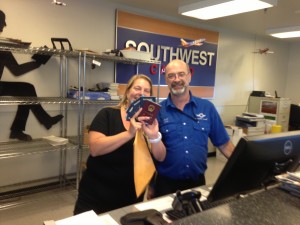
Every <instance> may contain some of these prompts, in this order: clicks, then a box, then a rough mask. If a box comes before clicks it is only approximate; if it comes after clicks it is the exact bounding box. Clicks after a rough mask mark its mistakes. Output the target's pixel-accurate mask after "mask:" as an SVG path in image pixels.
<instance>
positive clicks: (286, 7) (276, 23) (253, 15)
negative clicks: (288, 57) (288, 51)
mask: <svg viewBox="0 0 300 225" xmlns="http://www.w3.org/2000/svg"><path fill="white" fill-rule="evenodd" d="M110 1H111V2H115V3H120V4H124V5H126V6H129V7H134V8H138V9H141V10H146V11H151V12H154V13H157V14H163V15H165V16H171V17H175V18H177V19H184V20H185V21H192V22H193V23H198V22H199V23H200V24H203V25H208V26H213V27H217V28H226V29H232V30H237V31H242V32H247V33H251V34H255V35H258V36H267V35H266V34H265V30H266V29H268V28H280V27H289V26H300V0H278V2H277V6H276V7H272V8H269V9H266V10H258V11H254V12H248V13H244V14H239V15H233V16H228V17H223V18H218V19H212V20H197V19H194V18H189V17H186V16H182V15H179V14H178V6H179V5H180V4H182V1H183V0H110ZM282 40H283V39H282ZM283 41H288V42H300V38H291V39H284V40H283Z"/></svg>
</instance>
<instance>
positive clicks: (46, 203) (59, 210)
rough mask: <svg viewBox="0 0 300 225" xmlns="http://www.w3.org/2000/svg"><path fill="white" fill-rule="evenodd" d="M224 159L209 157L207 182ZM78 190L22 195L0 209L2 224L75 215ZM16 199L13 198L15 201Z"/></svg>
mask: <svg viewBox="0 0 300 225" xmlns="http://www.w3.org/2000/svg"><path fill="white" fill-rule="evenodd" d="M224 164H225V163H224V161H221V160H219V159H216V157H209V160H208V170H207V173H206V182H207V184H213V183H214V182H215V180H216V178H217V176H218V175H219V173H220V171H221V170H222V168H223V166H224ZM75 200H76V191H74V190H73V191H70V190H66V191H59V192H57V191H47V192H43V193H39V194H35V195H31V196H26V198H25V197H22V198H20V199H17V201H22V202H24V204H23V205H21V206H16V207H10V208H8V209H2V210H1V209H0V225H6V224H8V225H42V224H43V221H46V220H59V219H63V218H66V217H70V216H72V215H73V207H74V203H75ZM15 201H16V200H15V199H14V200H11V202H12V203H14V202H15Z"/></svg>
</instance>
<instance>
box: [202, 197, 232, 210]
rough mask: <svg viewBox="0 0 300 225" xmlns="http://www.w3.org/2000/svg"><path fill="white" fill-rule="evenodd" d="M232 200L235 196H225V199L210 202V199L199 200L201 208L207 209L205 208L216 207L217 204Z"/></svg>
mask: <svg viewBox="0 0 300 225" xmlns="http://www.w3.org/2000/svg"><path fill="white" fill-rule="evenodd" d="M234 200H236V198H226V199H222V200H218V201H215V202H210V201H207V200H205V201H200V205H201V208H202V210H207V209H211V208H214V207H217V206H219V205H223V204H227V203H230V202H232V201H234Z"/></svg>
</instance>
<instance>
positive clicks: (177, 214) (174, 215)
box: [165, 198, 236, 221]
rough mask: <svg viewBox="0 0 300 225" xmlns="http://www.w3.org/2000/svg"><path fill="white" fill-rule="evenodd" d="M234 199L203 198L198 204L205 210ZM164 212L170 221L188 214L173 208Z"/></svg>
mask: <svg viewBox="0 0 300 225" xmlns="http://www.w3.org/2000/svg"><path fill="white" fill-rule="evenodd" d="M234 200H236V199H235V198H227V199H222V200H219V201H215V202H210V201H207V200H205V201H200V205H201V208H202V210H207V209H211V208H214V207H217V206H219V205H223V204H226V203H229V202H232V201H234ZM165 213H166V214H167V216H168V217H169V218H170V219H171V220H172V221H174V220H178V219H181V218H184V217H186V216H188V214H187V213H186V212H185V211H181V210H175V209H171V210H168V211H166V212H165Z"/></svg>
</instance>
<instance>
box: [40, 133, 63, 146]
mask: <svg viewBox="0 0 300 225" xmlns="http://www.w3.org/2000/svg"><path fill="white" fill-rule="evenodd" d="M43 139H45V140H46V141H47V142H48V143H49V144H50V145H52V146H58V145H65V144H67V143H69V140H68V139H67V138H62V137H57V136H54V135H50V136H47V137H43Z"/></svg>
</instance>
